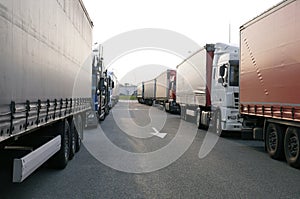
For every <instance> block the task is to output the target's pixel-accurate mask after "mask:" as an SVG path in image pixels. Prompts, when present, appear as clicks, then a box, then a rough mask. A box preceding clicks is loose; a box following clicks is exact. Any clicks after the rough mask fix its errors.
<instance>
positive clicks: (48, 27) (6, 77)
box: [0, 0, 93, 182]
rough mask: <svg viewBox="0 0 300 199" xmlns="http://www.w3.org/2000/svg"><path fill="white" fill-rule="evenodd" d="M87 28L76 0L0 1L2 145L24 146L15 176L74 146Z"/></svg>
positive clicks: (64, 157) (62, 159)
mask: <svg viewBox="0 0 300 199" xmlns="http://www.w3.org/2000/svg"><path fill="white" fill-rule="evenodd" d="M92 26H93V25H92V22H91V20H90V17H89V15H88V13H87V11H86V9H85V7H84V5H83V2H82V1H81V0H73V1H60V0H57V1H56V0H47V1H45V0H36V1H24V0H15V1H0V27H1V34H0V35H1V36H0V45H1V49H0V51H1V52H0V60H1V62H0V69H1V72H0V150H1V154H5V152H6V151H10V150H20V149H21V150H24V151H25V156H22V157H16V158H15V159H14V160H13V176H12V177H13V182H22V181H23V180H24V179H25V178H26V177H27V176H28V175H30V174H31V173H32V172H33V171H34V170H35V169H37V168H38V167H39V166H40V165H42V164H43V163H44V162H46V161H47V160H49V159H50V160H49V161H50V162H49V164H50V165H52V166H54V167H56V168H64V167H65V166H66V165H67V163H68V160H69V159H71V158H72V157H73V156H74V154H75V152H76V151H78V150H79V148H80V144H81V138H82V134H83V127H84V122H85V120H84V118H85V112H86V111H87V110H89V109H90V104H91V91H90V90H91V77H92V76H91V74H92V73H91V69H92V68H91V65H92V64H91V63H90V59H89V55H90V54H91V49H92V46H91V45H92ZM83 65H87V66H89V67H87V68H84V67H82V66H83Z"/></svg>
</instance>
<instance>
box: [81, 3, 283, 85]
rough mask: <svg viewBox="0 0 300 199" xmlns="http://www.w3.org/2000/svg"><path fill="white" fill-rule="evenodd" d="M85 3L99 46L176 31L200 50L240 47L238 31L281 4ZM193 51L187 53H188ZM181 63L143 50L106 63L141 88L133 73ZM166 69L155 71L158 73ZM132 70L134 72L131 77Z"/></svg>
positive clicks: (149, 74) (179, 59) (138, 76)
mask: <svg viewBox="0 0 300 199" xmlns="http://www.w3.org/2000/svg"><path fill="white" fill-rule="evenodd" d="M83 2H84V4H85V6H86V8H87V10H88V12H89V15H90V17H91V19H92V21H93V23H94V30H93V33H94V34H93V36H94V42H98V43H106V42H107V41H110V39H112V38H113V37H115V36H117V35H120V34H122V33H125V32H128V31H132V30H136V29H143V28H156V29H166V30H171V31H174V32H176V33H179V34H181V35H184V36H185V37H187V38H189V39H191V40H192V41H195V42H196V43H197V44H198V45H199V46H204V45H205V44H206V43H216V42H225V43H229V40H230V42H231V43H235V44H238V43H239V27H240V26H241V25H243V24H244V23H246V22H247V21H249V20H250V19H252V18H254V17H255V16H257V15H259V14H261V13H262V12H263V11H265V10H267V9H269V8H271V7H272V6H274V5H276V4H277V3H279V2H281V0H209V1H208V0H185V1H183V0H151V1H145V0H109V1H108V0H83ZM229 24H230V26H229ZM229 27H230V28H229ZM229 29H230V30H231V31H229ZM229 32H231V37H229ZM229 38H230V39H229ZM194 50H195V49H190V50H186V49H185V51H187V52H188V53H192V51H194ZM188 53H187V54H186V55H188ZM184 56H185V55H184ZM104 60H105V46H104ZM181 61H182V57H178V56H176V55H174V54H172V53H171V54H169V55H166V52H162V51H155V50H146V51H143V50H140V51H139V52H137V51H135V52H131V53H127V54H124V55H123V56H120V57H119V58H118V59H116V60H114V62H109V63H107V62H105V64H106V65H107V66H108V67H109V69H110V70H113V71H114V72H115V73H116V74H117V76H118V78H119V79H120V80H122V81H123V83H125V82H128V83H136V82H137V81H140V79H141V77H140V76H141V74H140V73H134V70H135V68H137V67H141V66H145V65H151V64H153V65H157V66H158V65H161V66H165V67H170V68H175V67H176V65H178V64H179V63H180V62H181ZM165 67H161V68H157V70H153V71H154V73H155V74H157V73H159V72H161V71H162V70H164V69H165ZM129 71H131V72H130V73H128V72H129ZM139 71H141V70H139ZM154 73H153V74H151V73H150V72H147V74H142V75H144V78H142V79H144V80H147V79H150V78H152V76H153V75H155V74H154ZM130 81H132V82H130Z"/></svg>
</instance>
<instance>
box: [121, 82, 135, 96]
mask: <svg viewBox="0 0 300 199" xmlns="http://www.w3.org/2000/svg"><path fill="white" fill-rule="evenodd" d="M136 89H137V86H135V85H129V84H125V85H122V84H120V87H119V92H120V95H132V94H134V93H135V91H136Z"/></svg>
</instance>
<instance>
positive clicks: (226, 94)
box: [211, 43, 242, 134]
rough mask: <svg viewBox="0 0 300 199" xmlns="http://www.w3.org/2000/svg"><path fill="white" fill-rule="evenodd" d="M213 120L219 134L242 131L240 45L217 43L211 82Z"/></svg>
mask: <svg viewBox="0 0 300 199" xmlns="http://www.w3.org/2000/svg"><path fill="white" fill-rule="evenodd" d="M211 104H212V107H211V108H212V113H213V114H212V115H213V117H212V120H213V123H212V124H213V125H214V127H215V128H216V131H217V133H218V134H221V132H222V131H240V130H241V129H242V123H241V121H240V119H239V116H238V115H239V47H237V46H232V45H228V44H223V43H217V44H215V52H214V59H213V71H212V84H211Z"/></svg>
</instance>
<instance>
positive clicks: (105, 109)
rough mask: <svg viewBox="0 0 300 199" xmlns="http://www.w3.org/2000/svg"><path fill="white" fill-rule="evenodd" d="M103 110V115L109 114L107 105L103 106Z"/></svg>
mask: <svg viewBox="0 0 300 199" xmlns="http://www.w3.org/2000/svg"><path fill="white" fill-rule="evenodd" d="M104 111H105V116H106V115H108V114H109V106H108V105H106V106H105V108H104Z"/></svg>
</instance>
